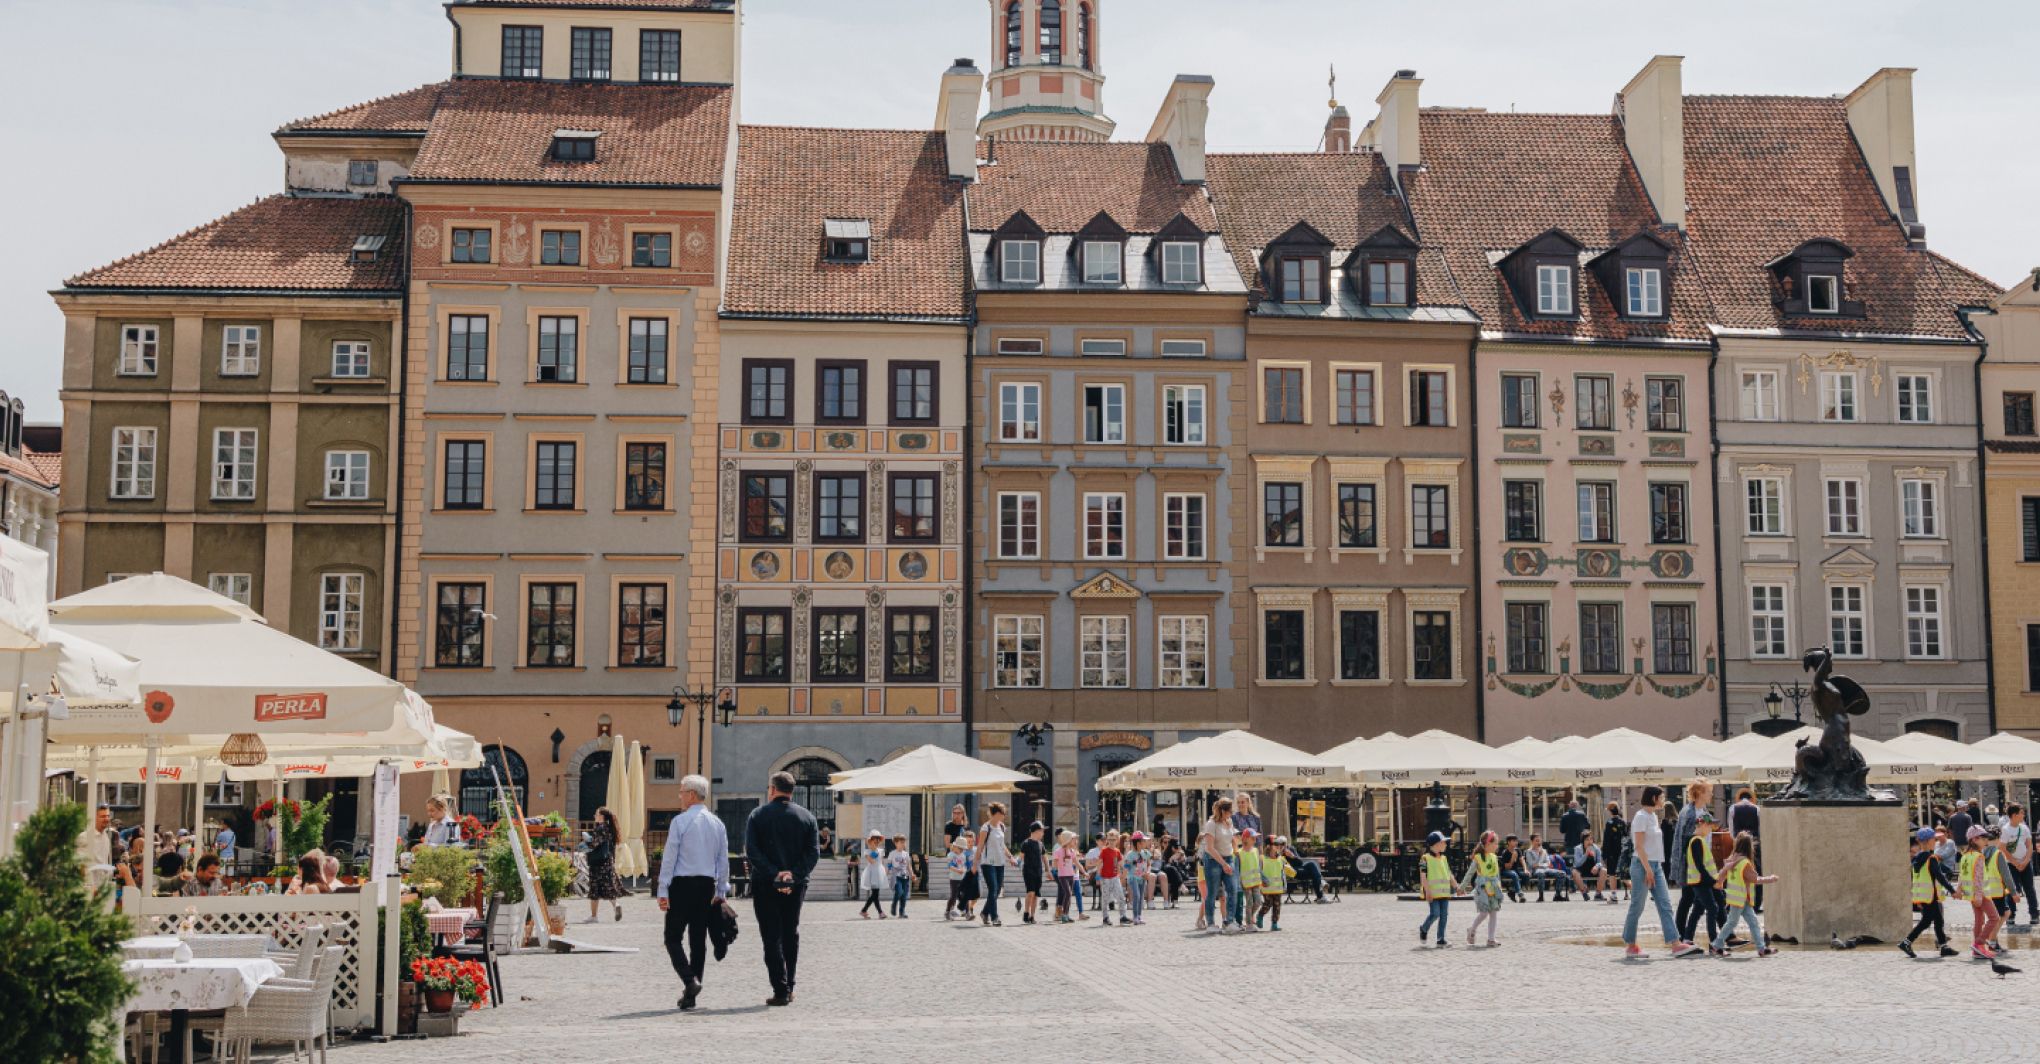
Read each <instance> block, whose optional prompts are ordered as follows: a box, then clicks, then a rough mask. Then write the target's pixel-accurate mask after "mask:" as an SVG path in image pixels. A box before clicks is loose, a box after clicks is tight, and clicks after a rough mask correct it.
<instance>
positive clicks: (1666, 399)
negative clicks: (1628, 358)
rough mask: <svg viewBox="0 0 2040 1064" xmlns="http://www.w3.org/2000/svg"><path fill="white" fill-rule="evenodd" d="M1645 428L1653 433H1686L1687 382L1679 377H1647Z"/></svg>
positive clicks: (1645, 387)
mask: <svg viewBox="0 0 2040 1064" xmlns="http://www.w3.org/2000/svg"><path fill="white" fill-rule="evenodd" d="M1643 388H1644V427H1645V428H1646V429H1649V430H1650V431H1652V432H1684V431H1686V382H1685V381H1683V380H1681V379H1679V378H1677V377H1646V378H1644V382H1643Z"/></svg>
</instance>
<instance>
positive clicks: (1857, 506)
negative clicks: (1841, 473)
mask: <svg viewBox="0 0 2040 1064" xmlns="http://www.w3.org/2000/svg"><path fill="white" fill-rule="evenodd" d="M1826 494H1827V534H1828V535H1830V536H1860V535H1862V534H1863V482H1862V481H1860V480H1829V481H1828V482H1827V485H1826Z"/></svg>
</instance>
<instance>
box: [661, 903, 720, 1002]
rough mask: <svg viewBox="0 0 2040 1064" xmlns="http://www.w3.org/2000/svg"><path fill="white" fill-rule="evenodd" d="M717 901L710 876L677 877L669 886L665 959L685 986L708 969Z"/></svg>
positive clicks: (697, 979)
mask: <svg viewBox="0 0 2040 1064" xmlns="http://www.w3.org/2000/svg"><path fill="white" fill-rule="evenodd" d="M714 902H715V880H714V879H713V878H711V877H709V876H674V877H673V879H672V881H671V882H670V883H668V884H667V885H666V956H667V957H668V958H669V959H671V960H672V962H673V974H675V975H677V976H679V977H680V981H681V982H683V983H687V982H694V983H698V982H701V973H702V972H704V971H707V970H708V914H709V911H710V907H711V906H712V905H713V904H714Z"/></svg>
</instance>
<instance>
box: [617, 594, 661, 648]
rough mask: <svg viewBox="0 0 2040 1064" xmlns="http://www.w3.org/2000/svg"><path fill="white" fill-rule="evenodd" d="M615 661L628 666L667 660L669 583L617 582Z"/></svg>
mask: <svg viewBox="0 0 2040 1064" xmlns="http://www.w3.org/2000/svg"><path fill="white" fill-rule="evenodd" d="M616 664H617V666H618V667H620V668H626V669H630V668H641V669H644V668H660V667H663V666H664V665H665V664H666V585H664V584H619V585H617V588H616Z"/></svg>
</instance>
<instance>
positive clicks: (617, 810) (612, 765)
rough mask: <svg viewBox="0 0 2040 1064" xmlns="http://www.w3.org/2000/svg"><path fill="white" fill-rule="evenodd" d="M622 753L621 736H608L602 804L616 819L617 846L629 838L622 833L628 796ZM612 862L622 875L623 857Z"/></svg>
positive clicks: (590, 814)
mask: <svg viewBox="0 0 2040 1064" xmlns="http://www.w3.org/2000/svg"><path fill="white" fill-rule="evenodd" d="M624 753H625V750H624V745H623V736H621V735H612V736H610V737H609V783H608V786H607V787H605V788H604V790H603V792H602V804H603V805H605V806H607V807H608V808H609V812H610V814H611V815H612V816H614V817H616V835H617V838H616V842H617V844H618V845H619V846H620V845H622V844H623V840H624V839H625V838H628V837H629V836H627V835H625V834H624V833H623V826H624V815H625V813H626V812H627V810H625V809H624V806H625V805H626V804H627V801H626V797H627V796H628V795H629V794H630V781H629V780H628V779H626V778H624V774H623V769H624V765H625V764H627V762H626V761H624ZM583 813H584V815H586V816H589V817H593V816H594V815H595V811H594V810H592V809H590V810H584V811H583ZM614 860H616V861H617V862H618V867H617V870H616V874H617V875H622V874H623V868H622V861H623V855H622V854H620V853H619V854H617V855H616V857H615V858H614Z"/></svg>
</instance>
